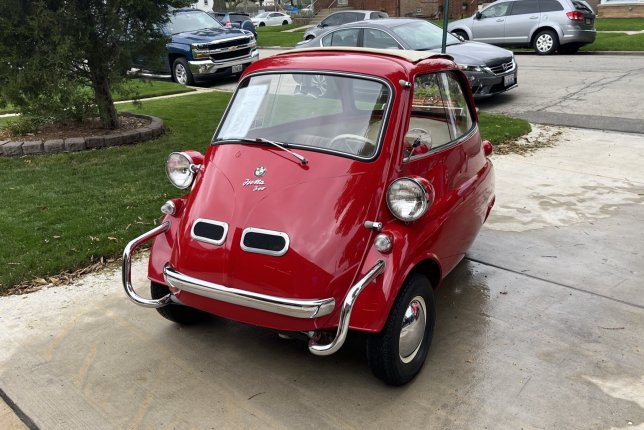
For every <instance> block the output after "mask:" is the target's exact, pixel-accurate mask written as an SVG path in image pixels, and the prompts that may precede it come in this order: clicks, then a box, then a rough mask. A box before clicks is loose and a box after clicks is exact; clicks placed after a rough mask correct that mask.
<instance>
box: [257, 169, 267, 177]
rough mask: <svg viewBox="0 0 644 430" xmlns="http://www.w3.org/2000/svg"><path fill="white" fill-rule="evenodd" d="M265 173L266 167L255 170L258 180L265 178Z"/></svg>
mask: <svg viewBox="0 0 644 430" xmlns="http://www.w3.org/2000/svg"><path fill="white" fill-rule="evenodd" d="M265 173H266V167H264V166H259V167H258V168H257V169H255V176H256V177H258V178H261V177H262V176H264V174H265Z"/></svg>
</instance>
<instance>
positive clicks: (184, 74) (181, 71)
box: [172, 57, 195, 85]
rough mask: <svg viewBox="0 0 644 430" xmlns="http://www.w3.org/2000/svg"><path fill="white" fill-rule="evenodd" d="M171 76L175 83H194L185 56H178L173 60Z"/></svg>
mask: <svg viewBox="0 0 644 430" xmlns="http://www.w3.org/2000/svg"><path fill="white" fill-rule="evenodd" d="M172 78H173V79H174V81H175V82H176V83H178V84H181V85H194V84H195V79H194V77H193V76H192V72H191V71H190V66H189V65H188V61H187V60H186V59H185V58H183V57H179V58H177V59H176V60H174V63H173V64H172Z"/></svg>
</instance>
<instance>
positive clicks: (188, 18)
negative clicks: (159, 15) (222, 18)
mask: <svg viewBox="0 0 644 430" xmlns="http://www.w3.org/2000/svg"><path fill="white" fill-rule="evenodd" d="M212 27H221V24H220V23H219V21H217V20H216V19H215V18H213V17H212V16H210V15H208V14H207V13H206V12H203V11H200V10H195V11H187V12H177V13H173V14H170V21H168V23H167V24H166V28H167V30H168V32H169V33H170V34H177V33H183V32H184V31H196V30H202V29H204V28H212Z"/></svg>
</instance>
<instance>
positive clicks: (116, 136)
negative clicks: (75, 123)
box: [0, 112, 165, 157]
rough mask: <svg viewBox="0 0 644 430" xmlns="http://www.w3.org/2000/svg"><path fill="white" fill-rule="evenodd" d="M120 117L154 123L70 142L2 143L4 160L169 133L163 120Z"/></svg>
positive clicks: (146, 138) (146, 117) (0, 141)
mask: <svg viewBox="0 0 644 430" xmlns="http://www.w3.org/2000/svg"><path fill="white" fill-rule="evenodd" d="M120 115H123V116H128V117H134V118H144V119H148V120H150V124H148V125H146V126H144V127H141V128H137V129H133V130H124V131H120V132H116V133H113V134H107V135H103V136H88V137H68V138H66V139H47V140H44V141H43V140H42V139H29V138H26V139H22V140H13V141H12V140H0V156H4V157H21V156H23V155H43V154H55V153H60V152H78V151H85V150H88V149H99V148H107V147H110V146H120V145H130V144H134V143H141V142H145V141H147V140H152V139H156V138H157V137H159V136H161V135H162V134H163V133H164V132H165V126H164V124H163V120H162V119H161V118H157V117H155V116H150V115H142V114H136V113H130V112H122V113H120Z"/></svg>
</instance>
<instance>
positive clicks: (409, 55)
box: [277, 46, 453, 63]
mask: <svg viewBox="0 0 644 430" xmlns="http://www.w3.org/2000/svg"><path fill="white" fill-rule="evenodd" d="M316 51H317V52H320V51H347V52H367V53H371V54H381V55H389V56H392V57H399V58H403V59H405V60H407V61H409V62H410V63H418V62H419V61H423V60H426V59H428V58H448V59H450V60H453V58H452V56H451V55H449V54H441V53H440V52H438V51H410V50H406V49H375V48H354V47H349V46H322V47H315V48H303V49H296V50H289V51H284V52H280V53H279V54H277V55H282V54H290V53H293V52H316Z"/></svg>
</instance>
